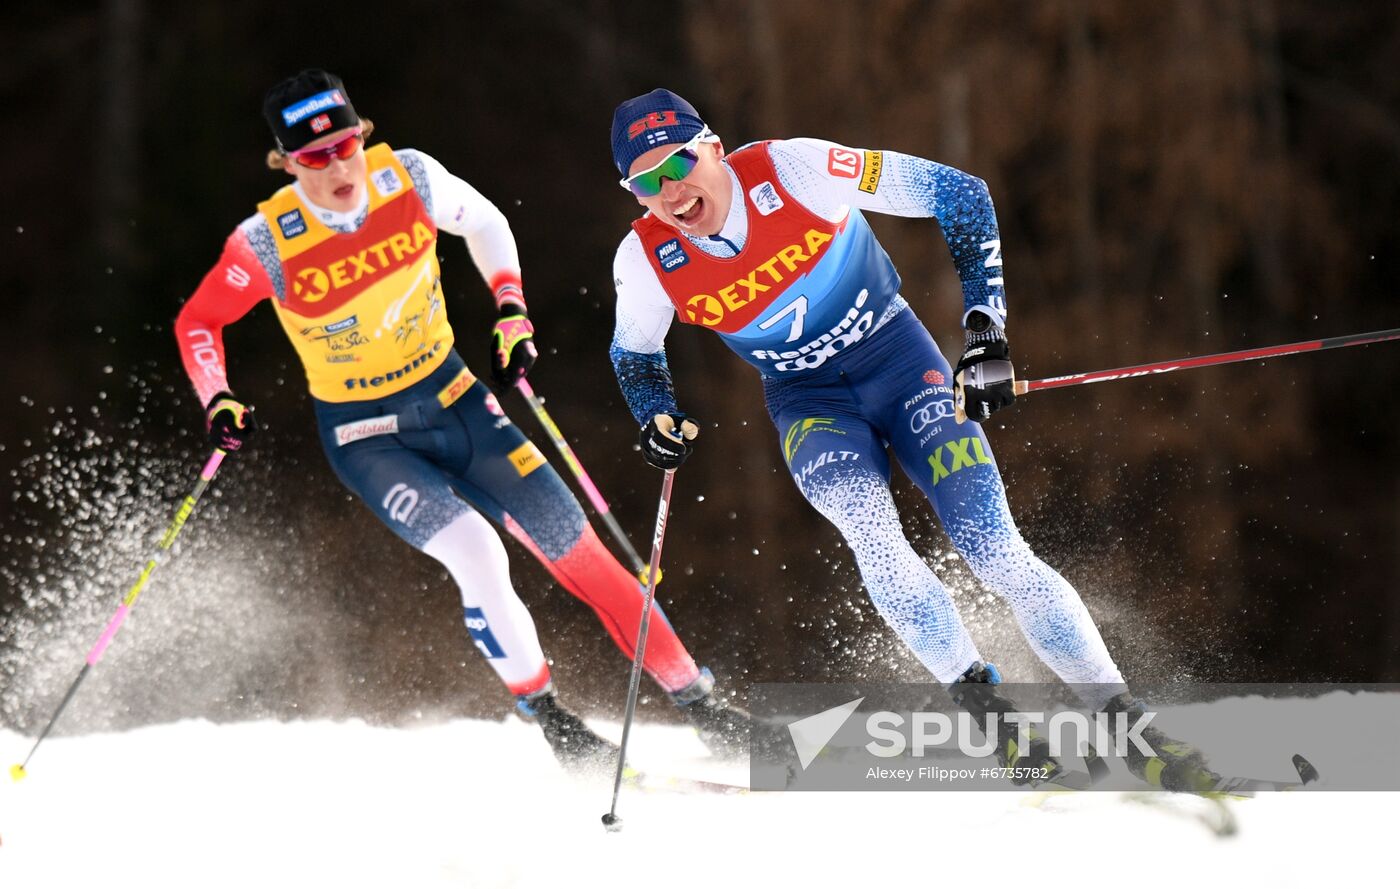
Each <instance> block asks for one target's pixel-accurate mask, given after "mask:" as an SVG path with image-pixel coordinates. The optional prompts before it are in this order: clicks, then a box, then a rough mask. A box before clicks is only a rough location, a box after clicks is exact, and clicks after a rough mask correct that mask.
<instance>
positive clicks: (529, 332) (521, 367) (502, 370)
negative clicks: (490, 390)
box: [491, 302, 539, 390]
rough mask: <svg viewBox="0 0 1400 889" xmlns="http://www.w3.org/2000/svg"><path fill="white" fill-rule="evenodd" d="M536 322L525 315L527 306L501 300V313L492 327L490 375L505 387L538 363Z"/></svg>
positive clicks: (523, 375)
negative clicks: (536, 361) (533, 322)
mask: <svg viewBox="0 0 1400 889" xmlns="http://www.w3.org/2000/svg"><path fill="white" fill-rule="evenodd" d="M538 357H539V352H538V351H536V350H535V326H534V325H533V324H531V323H530V319H529V318H528V317H526V315H525V307H524V306H521V305H517V304H516V303H513V302H506V303H501V317H500V318H497V319H496V326H495V327H493V328H491V378H492V379H493V380H495V381H496V386H497V388H498V389H501V390H505V389H509V388H510V387H511V386H514V385H515V384H516V383H518V382H520V381H521V380H523V379H525V375H526V374H528V373H529V372H530V368H532V367H534V366H535V359H536V358H538Z"/></svg>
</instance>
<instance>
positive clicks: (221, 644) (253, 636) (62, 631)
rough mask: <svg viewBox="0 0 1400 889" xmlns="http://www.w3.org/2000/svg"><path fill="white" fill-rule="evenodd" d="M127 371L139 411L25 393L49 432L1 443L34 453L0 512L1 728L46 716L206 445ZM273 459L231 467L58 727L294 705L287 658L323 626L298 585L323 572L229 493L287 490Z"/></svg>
mask: <svg viewBox="0 0 1400 889" xmlns="http://www.w3.org/2000/svg"><path fill="white" fill-rule="evenodd" d="M128 384H129V385H130V387H131V388H132V389H134V390H135V395H134V400H135V402H136V404H137V409H136V417H135V419H132V420H130V421H127V422H121V423H114V422H111V421H109V420H108V419H107V417H106V416H105V415H104V410H103V408H105V406H106V405H105V404H104V405H103V407H98V406H93V407H91V408H86V409H74V408H63V409H58V408H45V407H42V406H39V405H34V404H33V403H32V402H27V403H28V404H29V405H30V406H31V407H32V408H33V409H35V410H46V411H47V412H48V414H50V415H51V416H52V417H53V421H52V423H51V424H50V425H49V426H48V428H47V429H46V430H45V434H44V436H43V437H42V439H40V440H36V441H25V442H22V443H21V442H13V441H11V442H5V443H4V444H3V446H4V447H6V448H7V449H9V450H10V451H11V453H12V454H13V453H14V452H15V451H16V450H21V449H23V450H27V453H24V455H23V456H22V457H20V458H19V460H18V463H17V467H16V468H15V469H14V470H13V471H12V472H11V473H10V479H9V485H8V486H7V487H8V488H9V490H8V491H5V492H4V495H5V496H6V498H7V499H8V500H9V501H10V506H9V508H8V509H7V510H6V511H5V513H4V515H3V517H0V584H3V588H4V593H3V595H0V726H4V727H10V728H13V729H17V730H21V731H37V729H38V727H40V726H42V725H43V723H44V721H45V720H47V718H48V716H49V715H50V714H51V713H52V711H53V708H54V706H55V705H56V704H57V700H58V697H59V696H61V695H62V693H63V690H64V689H65V688H67V687H68V685H69V683H70V682H71V681H72V680H73V677H74V676H75V675H76V672H77V670H78V669H79V668H80V667H81V666H82V664H83V658H84V654H85V652H86V651H87V649H88V648H89V647H90V646H91V644H92V643H93V641H94V640H95V639H96V638H97V635H98V633H99V632H100V630H101V628H102V626H103V625H104V623H105V622H106V620H107V618H108V617H109V616H110V614H111V612H112V609H113V608H114V607H115V606H116V605H117V604H118V602H119V601H120V598H121V595H122V593H123V592H124V591H125V590H127V589H128V588H129V587H130V585H131V583H132V582H133V581H134V580H135V579H136V576H137V574H138V572H139V571H140V569H141V567H142V566H143V565H144V564H145V561H146V559H147V558H148V557H149V556H150V555H151V553H152V552H154V551H155V548H156V543H157V541H158V539H159V537H160V534H161V531H162V530H163V529H164V528H165V527H166V526H167V525H168V524H169V522H170V519H171V516H172V515H173V514H174V510H175V509H176V507H177V506H178V505H179V502H180V499H181V498H182V497H183V495H184V494H185V493H187V492H188V489H189V487H190V486H191V485H192V484H193V482H194V480H195V478H196V476H197V475H198V472H199V468H200V466H201V465H202V463H203V460H204V458H205V457H207V453H206V452H205V451H204V447H205V445H204V442H203V441H202V440H199V436H197V435H195V434H191V433H190V432H188V431H187V430H185V429H184V428H183V426H182V425H181V424H180V423H179V422H178V421H177V420H176V419H175V418H172V417H165V418H162V417H159V416H158V415H159V414H160V413H161V412H162V408H155V407H151V405H153V404H160V405H162V406H163V407H169V405H170V404H171V402H172V401H173V399H171V398H170V396H169V394H168V393H166V392H159V391H157V392H154V393H153V391H152V386H151V384H150V383H149V381H148V380H147V379H146V378H145V377H144V376H141V375H135V374H133V375H132V376H130V377H129V378H128ZM101 395H102V399H103V402H105V401H106V396H105V393H101ZM175 404H176V405H178V401H176V402H175ZM162 419H163V420H164V422H161V420H162ZM189 425H193V424H189ZM171 427H173V428H171ZM269 473H270V470H269V469H267V468H265V464H263V463H262V462H261V461H258V460H257V459H246V458H242V457H241V458H240V460H239V462H238V463H237V465H236V466H230V465H226V466H225V469H224V472H223V473H221V477H220V478H219V479H216V481H215V483H214V485H213V487H211V489H210V490H209V492H208V493H207V494H206V495H205V497H204V499H203V500H202V501H201V502H200V504H199V507H198V509H197V511H196V513H195V515H194V516H193V517H192V518H191V519H190V522H189V526H188V527H187V528H186V530H185V531H184V533H183V534H182V536H181V537H180V539H179V540H178V541H177V542H176V544H175V546H174V547H173V548H172V550H171V551H170V552H169V553H168V554H167V558H166V561H165V564H163V566H162V568H161V570H160V571H159V572H158V573H157V574H156V575H155V576H154V577H153V579H152V582H151V586H150V588H149V589H148V590H147V592H146V593H145V595H143V597H142V600H141V602H140V605H139V607H137V608H135V609H133V611H132V614H131V618H130V620H129V621H128V622H127V623H126V625H125V627H124V628H123V631H122V633H121V635H120V636H119V637H118V639H117V640H116V642H115V644H113V645H112V647H111V648H110V649H109V651H108V652H107V656H106V658H105V659H104V660H103V662H102V664H101V666H100V668H99V669H97V670H95V671H94V672H93V674H92V676H91V677H90V678H89V680H88V682H87V683H86V684H85V685H84V688H83V690H82V693H81V694H80V695H79V696H78V697H77V698H76V699H75V700H74V702H73V705H72V706H71V707H70V708H69V709H68V710H67V711H65V714H64V716H63V719H62V720H61V721H60V723H59V725H58V726H57V727H56V729H55V732H56V733H57V734H64V733H74V732H85V731H95V730H110V729H117V728H126V727H130V726H134V725H141V724H145V723H150V722H160V721H168V720H173V719H179V718H188V717H204V718H210V719H215V720H227V719H233V718H257V717H266V716H269V715H274V716H283V715H294V714H295V713H296V712H297V709H296V699H297V698H298V697H299V695H298V694H297V691H298V690H297V689H295V688H291V689H289V682H288V681H287V677H286V676H285V675H284V674H285V672H286V670H287V669H289V668H287V667H285V666H284V663H285V662H286V660H287V654H288V652H289V651H297V650H302V651H305V650H306V649H307V648H313V647H318V646H319V645H320V643H323V642H324V640H323V639H321V638H320V636H321V634H322V633H323V632H324V630H323V629H322V628H321V627H320V626H319V625H308V622H306V621H304V620H299V619H298V617H297V615H296V614H295V613H293V612H292V611H291V610H290V604H289V602H288V599H287V595H286V591H294V592H296V593H297V594H298V595H305V594H306V592H307V590H308V589H311V588H314V586H315V583H314V580H315V579H314V578H313V577H310V576H299V574H298V569H297V567H296V566H295V565H293V566H290V567H289V565H288V561H289V560H284V559H282V558H279V557H278V553H279V550H283V549H285V547H286V543H285V542H284V541H281V540H279V539H278V538H280V537H285V527H284V524H283V523H280V522H274V523H267V522H258V521H250V520H249V517H248V515H247V513H248V511H249V504H248V501H249V500H250V499H254V498H249V497H244V498H228V497H225V496H224V489H225V488H227V487H228V486H229V485H231V484H237V485H239V486H240V488H244V487H246V489H248V490H273V489H275V485H274V484H273V483H272V480H271V479H269V478H266V477H265V476H267V475H269ZM234 501H238V502H234ZM254 508H255V509H256V507H254ZM315 567H316V566H315V565H314V564H310V565H304V566H302V570H304V571H307V572H312V571H314V570H315ZM319 650H323V651H324V650H325V649H324V648H321V649H319ZM322 709H323V711H324V708H322Z"/></svg>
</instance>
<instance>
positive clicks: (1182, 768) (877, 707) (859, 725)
mask: <svg viewBox="0 0 1400 889" xmlns="http://www.w3.org/2000/svg"><path fill="white" fill-rule="evenodd" d="M980 688H982V689H987V688H994V689H995V693H996V695H997V698H998V701H999V703H998V704H997V705H994V706H992V707H991V708H990V709H989V708H987V707H985V706H981V707H979V706H977V705H974V704H972V703H970V702H969V699H968V696H966V695H959V694H958V692H959V689H958V687H957V686H955V687H954V688H953V689H952V692H953V694H950V690H949V689H945V688H944V687H943V686H940V685H928V684H898V683H865V684H859V685H857V684H838V685H799V684H760V685H755V686H754V687H753V688H752V689H751V691H750V698H749V703H750V708H751V711H752V713H753V715H754V718H755V720H756V725H757V727H756V728H755V731H754V733H753V736H752V738H751V750H750V767H751V771H750V782H751V786H752V787H753V789H755V790H901V791H909V790H924V791H942V790H1015V789H1023V790H1031V789H1037V788H1038V789H1042V790H1043V789H1068V790H1091V789H1093V790H1120V791H1121V790H1142V789H1147V788H1149V787H1153V788H1159V789H1160V788H1166V789H1178V790H1189V791H1191V792H1202V793H1224V794H1232V795H1253V794H1255V793H1258V792H1262V791H1269V790H1295V789H1303V788H1305V787H1306V788H1308V789H1314V788H1320V789H1327V790H1397V789H1400V766H1397V765H1396V764H1395V763H1394V761H1393V760H1394V757H1393V756H1392V755H1390V754H1389V752H1388V751H1389V750H1390V749H1391V747H1392V742H1393V738H1394V732H1395V727H1396V726H1397V725H1400V685H1367V686H1358V685H1219V684H1215V685H1203V684H1195V685H1186V684H1175V685H1160V686H1152V687H1145V686H1144V687H1141V688H1134V690H1133V697H1132V698H1131V699H1119V700H1121V701H1129V700H1130V701H1131V706H1118V705H1113V704H1110V705H1109V706H1108V707H1106V708H1104V709H1097V708H1094V709H1091V708H1088V707H1086V706H1084V705H1083V704H1081V701H1086V700H1087V701H1103V700H1106V699H1109V697H1110V694H1116V693H1118V692H1121V691H1122V687H1121V686H1118V687H1116V688H1113V689H1109V688H1105V687H1100V686H1082V685H1076V686H1066V685H1061V684H1035V685H1030V684H1023V685H1011V684H1001V685H996V686H986V685H983V686H980ZM955 695H956V696H958V697H959V698H960V703H961V705H962V706H959V705H958V704H955V703H954V700H953V698H954V696H955ZM1002 704H1010V705H1011V706H1009V707H1002V706H1001V705H1002ZM1105 711H1107V712H1105ZM1047 755H1048V756H1049V757H1051V758H1053V760H1052V761H1047V759H1046V756H1047Z"/></svg>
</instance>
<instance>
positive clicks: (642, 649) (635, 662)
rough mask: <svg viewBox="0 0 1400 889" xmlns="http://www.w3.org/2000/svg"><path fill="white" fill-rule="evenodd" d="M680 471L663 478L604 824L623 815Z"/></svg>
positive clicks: (613, 826)
mask: <svg viewBox="0 0 1400 889" xmlns="http://www.w3.org/2000/svg"><path fill="white" fill-rule="evenodd" d="M675 478H676V471H675V470H674V469H668V470H666V475H665V477H664V478H663V479H662V481H661V502H660V504H658V505H657V508H656V530H655V532H653V534H652V537H651V563H650V564H649V565H648V566H647V578H648V580H647V593H646V601H645V602H644V603H643V605H642V625H641V626H640V627H639V628H638V630H637V652H636V654H635V655H633V657H632V679H631V682H630V683H629V684H628V686H627V707H626V709H625V710H624V711H623V715H622V742H621V744H619V745H618V751H617V774H616V775H615V776H614V777H613V793H612V808H611V809H609V810H608V813H607V814H606V815H604V816H603V826H604V827H606V828H607V829H608V830H619V829H621V826H622V819H620V818H618V817H617V797H618V794H619V793H621V791H622V774H623V770H624V769H625V768H626V765H627V739H628V737H629V736H630V735H631V733H632V720H633V717H634V716H635V715H636V713H637V690H638V689H639V688H640V687H641V684H642V662H643V661H644V660H645V658H646V648H647V629H648V628H649V627H650V626H651V610H652V603H653V602H655V601H656V580H657V572H658V570H659V569H660V568H661V542H662V541H663V540H664V539H665V538H666V517H667V515H668V514H669V513H670V511H671V486H672V484H673V483H674V482H675Z"/></svg>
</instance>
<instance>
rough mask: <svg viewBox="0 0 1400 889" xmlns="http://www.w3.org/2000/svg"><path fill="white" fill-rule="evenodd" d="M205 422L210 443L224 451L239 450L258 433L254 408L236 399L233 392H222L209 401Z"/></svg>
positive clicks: (205, 411)
mask: <svg viewBox="0 0 1400 889" xmlns="http://www.w3.org/2000/svg"><path fill="white" fill-rule="evenodd" d="M204 422H205V426H206V428H207V429H208V430H209V442H210V443H211V444H212V445H214V447H216V448H218V449H220V450H222V451H236V450H239V449H240V448H242V447H243V446H244V445H245V444H247V443H248V439H250V438H252V437H253V433H254V432H257V431H258V424H257V421H255V420H254V419H253V408H252V407H251V406H249V405H246V404H244V403H243V402H241V401H239V400H238V399H237V398H234V397H233V393H231V392H220V393H219V394H218V395H215V396H214V397H213V398H211V399H210V400H209V406H208V407H207V408H205V410H204Z"/></svg>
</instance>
